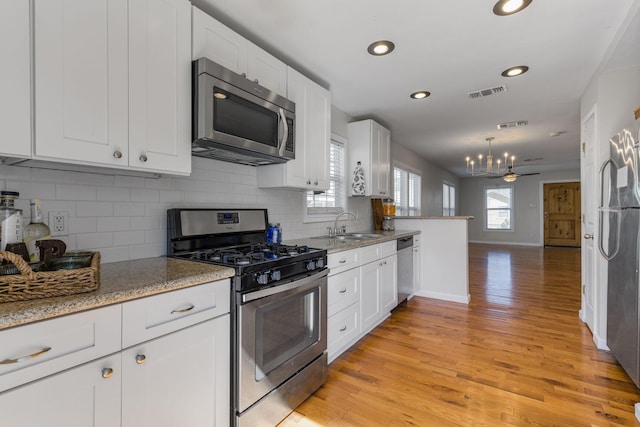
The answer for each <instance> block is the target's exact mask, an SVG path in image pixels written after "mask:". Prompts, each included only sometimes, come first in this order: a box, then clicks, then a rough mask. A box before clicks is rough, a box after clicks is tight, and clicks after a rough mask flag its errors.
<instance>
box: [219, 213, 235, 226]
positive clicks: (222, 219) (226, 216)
mask: <svg viewBox="0 0 640 427" xmlns="http://www.w3.org/2000/svg"><path fill="white" fill-rule="evenodd" d="M239 222H240V218H239V216H238V212H218V224H238V223H239Z"/></svg>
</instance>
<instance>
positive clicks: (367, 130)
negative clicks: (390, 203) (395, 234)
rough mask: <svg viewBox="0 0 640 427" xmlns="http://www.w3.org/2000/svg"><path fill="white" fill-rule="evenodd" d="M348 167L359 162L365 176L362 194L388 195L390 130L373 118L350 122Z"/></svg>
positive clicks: (352, 168)
mask: <svg viewBox="0 0 640 427" xmlns="http://www.w3.org/2000/svg"><path fill="white" fill-rule="evenodd" d="M347 126H348V131H349V165H350V169H349V170H354V169H355V167H356V165H357V163H358V162H360V163H361V165H362V169H363V170H364V175H365V194H364V195H365V196H378V197H390V196H391V192H390V191H389V176H390V171H391V164H390V151H389V150H390V145H391V132H389V130H388V129H385V128H384V127H382V126H381V125H380V124H378V123H377V122H375V121H373V120H362V121H359V122H353V123H349V124H348V125H347Z"/></svg>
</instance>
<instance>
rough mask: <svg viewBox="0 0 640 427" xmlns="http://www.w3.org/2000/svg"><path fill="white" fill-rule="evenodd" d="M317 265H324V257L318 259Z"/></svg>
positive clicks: (319, 266)
mask: <svg viewBox="0 0 640 427" xmlns="http://www.w3.org/2000/svg"><path fill="white" fill-rule="evenodd" d="M316 267H318V268H322V267H324V260H323V259H322V258H318V260H316Z"/></svg>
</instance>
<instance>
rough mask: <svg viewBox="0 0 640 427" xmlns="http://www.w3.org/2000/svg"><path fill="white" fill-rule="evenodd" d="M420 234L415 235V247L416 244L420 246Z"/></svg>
mask: <svg viewBox="0 0 640 427" xmlns="http://www.w3.org/2000/svg"><path fill="white" fill-rule="evenodd" d="M420 239H421V237H420V235H419V234H414V235H413V247H414V248H415V247H416V246H420Z"/></svg>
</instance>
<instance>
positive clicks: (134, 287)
mask: <svg viewBox="0 0 640 427" xmlns="http://www.w3.org/2000/svg"><path fill="white" fill-rule="evenodd" d="M234 274H235V272H234V270H233V269H232V268H229V267H221V266H217V265H212V264H204V263H199V262H193V261H185V260H179V259H174V258H166V257H158V258H146V259H139V260H133V261H121V262H114V263H105V264H102V265H100V288H99V289H98V290H97V291H94V292H87V293H82V294H75V295H69V296H64V297H54V298H41V299H35V300H29V301H18V302H5V303H0V330H1V329H5V328H10V327H13V326H18V325H22V324H25V323H30V322H35V321H38V320H44V319H49V318H52V317H57V316H62V315H65V314H71V313H76V312H79V311H84V310H89V309H92V308H98V307H102V306H106V305H110V304H118V303H121V302H125V301H129V300H132V299H136V298H141V297H146V296H149V295H155V294H159V293H163V292H168V291H172V290H176V289H180V288H186V287H189V286H194V285H199V284H202V283H207V282H212V281H215V280H221V279H226V278H228V277H232V276H233V275H234Z"/></svg>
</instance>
